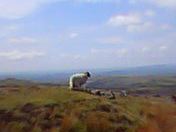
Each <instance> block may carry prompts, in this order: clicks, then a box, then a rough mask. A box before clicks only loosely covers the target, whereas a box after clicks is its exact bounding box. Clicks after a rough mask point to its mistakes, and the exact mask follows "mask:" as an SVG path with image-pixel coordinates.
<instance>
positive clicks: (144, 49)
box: [141, 47, 151, 53]
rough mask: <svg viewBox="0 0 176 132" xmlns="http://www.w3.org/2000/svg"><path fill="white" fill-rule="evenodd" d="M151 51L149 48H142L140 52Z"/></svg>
mask: <svg viewBox="0 0 176 132" xmlns="http://www.w3.org/2000/svg"><path fill="white" fill-rule="evenodd" d="M150 50H151V49H150V48H149V47H143V48H142V49H141V51H142V52H144V53H145V52H148V51H150Z"/></svg>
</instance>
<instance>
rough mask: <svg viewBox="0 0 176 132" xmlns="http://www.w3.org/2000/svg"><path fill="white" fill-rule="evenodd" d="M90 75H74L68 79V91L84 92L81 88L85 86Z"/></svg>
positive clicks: (87, 73) (86, 73)
mask: <svg viewBox="0 0 176 132" xmlns="http://www.w3.org/2000/svg"><path fill="white" fill-rule="evenodd" d="M90 77H91V75H90V73H89V72H85V73H78V74H74V75H72V76H71V77H70V82H69V84H70V89H71V90H84V89H82V86H83V85H85V84H86V82H87V80H88V78H90Z"/></svg>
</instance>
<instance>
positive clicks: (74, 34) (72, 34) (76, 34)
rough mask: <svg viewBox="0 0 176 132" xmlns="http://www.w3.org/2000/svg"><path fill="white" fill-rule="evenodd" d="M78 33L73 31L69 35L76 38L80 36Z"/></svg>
mask: <svg viewBox="0 0 176 132" xmlns="http://www.w3.org/2000/svg"><path fill="white" fill-rule="evenodd" d="M78 35H79V34H78V33H71V34H70V35H69V37H70V38H71V39H74V38H76V37H78Z"/></svg>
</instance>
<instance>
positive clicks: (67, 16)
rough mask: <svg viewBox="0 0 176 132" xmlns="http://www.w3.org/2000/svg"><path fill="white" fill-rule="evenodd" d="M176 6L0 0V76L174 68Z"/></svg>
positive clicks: (149, 1)
mask: <svg viewBox="0 0 176 132" xmlns="http://www.w3.org/2000/svg"><path fill="white" fill-rule="evenodd" d="M175 12H176V0H0V72H17V71H18V72H19V71H50V70H70V69H86V68H89V69H91V68H115V67H117V68H119V67H133V66H142V65H154V64H176V13H175Z"/></svg>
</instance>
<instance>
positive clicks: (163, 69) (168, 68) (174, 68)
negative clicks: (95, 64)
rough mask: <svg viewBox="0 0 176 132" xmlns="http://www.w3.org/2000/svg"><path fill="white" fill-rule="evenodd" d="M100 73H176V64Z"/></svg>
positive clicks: (104, 74)
mask: <svg viewBox="0 0 176 132" xmlns="http://www.w3.org/2000/svg"><path fill="white" fill-rule="evenodd" d="M99 75H103V76H107V75H132V76H134V75H136V76H139V75H143V76H144V75H145V76H146V75H176V65H151V66H141V67H132V68H125V69H118V70H117V69H113V70H107V71H102V72H99Z"/></svg>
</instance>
